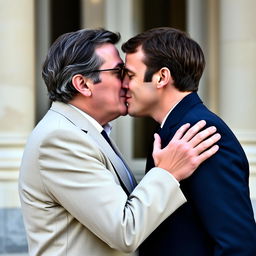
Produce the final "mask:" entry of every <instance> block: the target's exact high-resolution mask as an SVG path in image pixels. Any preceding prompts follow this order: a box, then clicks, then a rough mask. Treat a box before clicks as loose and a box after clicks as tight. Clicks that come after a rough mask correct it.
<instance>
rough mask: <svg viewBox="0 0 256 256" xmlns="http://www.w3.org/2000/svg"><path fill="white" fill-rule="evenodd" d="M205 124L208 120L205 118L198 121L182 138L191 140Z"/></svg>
mask: <svg viewBox="0 0 256 256" xmlns="http://www.w3.org/2000/svg"><path fill="white" fill-rule="evenodd" d="M205 125H206V122H205V121H204V120H201V121H199V122H197V123H196V124H195V125H193V126H192V127H191V128H190V129H189V130H188V131H187V132H186V133H185V135H184V136H183V137H182V140H184V141H190V139H191V138H193V137H194V136H195V135H196V134H197V133H198V132H199V131H200V130H201V129H202V128H203V127H204V126H205Z"/></svg>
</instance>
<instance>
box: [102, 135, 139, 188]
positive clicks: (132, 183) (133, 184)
mask: <svg viewBox="0 0 256 256" xmlns="http://www.w3.org/2000/svg"><path fill="white" fill-rule="evenodd" d="M101 135H102V136H103V137H104V138H105V140H106V141H107V142H108V144H109V145H110V146H111V148H112V149H113V150H114V152H115V153H116V154H117V155H118V157H119V158H120V159H121V161H122V162H123V160H122V158H121V157H120V155H119V154H118V152H117V151H116V149H115V147H114V146H113V144H112V143H111V140H110V139H109V137H108V135H107V133H106V132H105V130H103V131H102V132H101ZM123 164H124V166H125V167H126V168H125V170H126V173H127V175H128V178H129V180H130V183H131V185H132V187H133V188H134V187H135V186H136V182H135V181H134V180H133V177H132V175H131V173H130V172H129V170H128V169H127V166H126V164H125V163H124V162H123Z"/></svg>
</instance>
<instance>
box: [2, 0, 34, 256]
mask: <svg viewBox="0 0 256 256" xmlns="http://www.w3.org/2000/svg"><path fill="white" fill-rule="evenodd" d="M0 31H1V40H0V60H1V61H0V77H1V80H0V95H1V100H0V215H1V218H0V226H1V231H0V241H1V243H0V252H1V253H6V252H15V250H16V248H17V250H19V252H20V251H22V249H24V248H23V247H26V242H25V241H24V240H22V237H23V234H22V237H21V236H19V234H20V230H21V229H22V228H21V229H19V227H20V225H21V226H22V222H21V215H20V212H19V211H16V209H18V207H19V205H20V203H19V197H18V189H17V178H18V170H19V165H20V160H21V155H22V152H23V147H24V144H25V140H26V137H27V135H28V134H29V133H30V132H31V130H32V128H33V126H34V109H35V103H34V93H35V90H34V87H35V85H34V84H35V83H34V74H35V69H34V58H35V56H34V1H33V0H12V1H4V0H0ZM22 227H23V226H22ZM24 239H25V238H24Z"/></svg>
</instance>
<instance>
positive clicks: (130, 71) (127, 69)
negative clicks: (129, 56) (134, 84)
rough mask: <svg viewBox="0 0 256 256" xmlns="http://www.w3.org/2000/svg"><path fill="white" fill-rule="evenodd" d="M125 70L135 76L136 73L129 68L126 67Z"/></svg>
mask: <svg viewBox="0 0 256 256" xmlns="http://www.w3.org/2000/svg"><path fill="white" fill-rule="evenodd" d="M124 69H125V71H126V72H129V73H132V74H135V72H134V71H132V70H130V69H129V68H127V67H126V66H124Z"/></svg>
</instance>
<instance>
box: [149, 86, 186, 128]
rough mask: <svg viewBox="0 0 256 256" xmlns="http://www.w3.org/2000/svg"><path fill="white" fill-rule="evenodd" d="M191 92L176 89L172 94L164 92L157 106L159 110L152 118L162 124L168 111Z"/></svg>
mask: <svg viewBox="0 0 256 256" xmlns="http://www.w3.org/2000/svg"><path fill="white" fill-rule="evenodd" d="M190 93H191V92H180V91H176V92H173V93H170V94H164V97H161V101H160V106H158V107H157V111H156V112H155V113H154V115H152V118H153V119H154V120H155V121H157V122H158V123H159V124H161V123H162V122H163V120H164V118H165V117H166V115H167V114H168V112H169V111H170V110H171V109H172V108H173V107H174V106H175V105H176V104H177V103H178V102H180V101H181V100H182V99H183V98H184V97H186V96H187V95H188V94H190Z"/></svg>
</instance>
